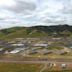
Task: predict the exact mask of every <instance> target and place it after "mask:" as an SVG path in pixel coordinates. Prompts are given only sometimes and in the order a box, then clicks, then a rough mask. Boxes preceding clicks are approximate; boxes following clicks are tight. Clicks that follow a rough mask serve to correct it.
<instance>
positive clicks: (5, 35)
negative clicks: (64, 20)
mask: <svg viewBox="0 0 72 72" xmlns="http://www.w3.org/2000/svg"><path fill="white" fill-rule="evenodd" d="M54 33H56V34H57V36H70V35H72V26H68V25H57V26H34V27H13V28H8V29H3V30H0V39H9V38H10V39H12V38H24V37H48V36H49V35H51V36H52V35H53V34H54Z"/></svg>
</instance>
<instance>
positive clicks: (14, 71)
mask: <svg viewBox="0 0 72 72" xmlns="http://www.w3.org/2000/svg"><path fill="white" fill-rule="evenodd" d="M40 67H41V65H40V64H21V63H18V64H17V63H0V72H39V70H40Z"/></svg>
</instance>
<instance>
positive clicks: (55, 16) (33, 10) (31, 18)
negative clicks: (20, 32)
mask: <svg viewBox="0 0 72 72" xmlns="http://www.w3.org/2000/svg"><path fill="white" fill-rule="evenodd" d="M58 24H70V25H72V0H0V27H1V28H6V27H12V26H34V25H58Z"/></svg>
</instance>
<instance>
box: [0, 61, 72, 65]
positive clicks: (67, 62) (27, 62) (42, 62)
mask: <svg viewBox="0 0 72 72" xmlns="http://www.w3.org/2000/svg"><path fill="white" fill-rule="evenodd" d="M0 62H5V63H25V64H45V63H58V64H61V63H66V64H72V61H58V60H57V61H50V60H48V61H13V60H10V61H9V60H0Z"/></svg>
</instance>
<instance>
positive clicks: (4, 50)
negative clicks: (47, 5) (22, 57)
mask: <svg viewBox="0 0 72 72" xmlns="http://www.w3.org/2000/svg"><path fill="white" fill-rule="evenodd" d="M65 40H66V41H67V42H66V41H65ZM57 42H59V43H61V42H62V43H61V44H57ZM64 42H65V43H66V44H65V43H64ZM55 43H56V44H55ZM67 43H68V45H67ZM62 44H64V46H63V45H62ZM52 45H53V46H55V45H56V46H59V47H63V49H62V50H54V49H53V50H50V49H48V48H49V47H50V46H52ZM65 45H66V46H67V47H66V46H65ZM71 48H72V42H71V40H69V39H64V38H26V39H25V38H16V39H14V40H11V41H3V40H0V54H17V53H23V54H29V55H30V54H36V53H38V54H42V55H46V54H51V53H54V54H60V55H62V54H66V53H69V52H71Z"/></svg>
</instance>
